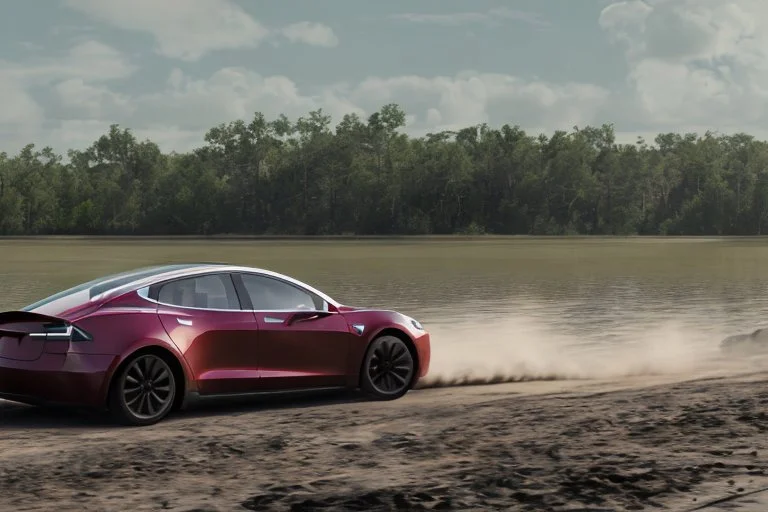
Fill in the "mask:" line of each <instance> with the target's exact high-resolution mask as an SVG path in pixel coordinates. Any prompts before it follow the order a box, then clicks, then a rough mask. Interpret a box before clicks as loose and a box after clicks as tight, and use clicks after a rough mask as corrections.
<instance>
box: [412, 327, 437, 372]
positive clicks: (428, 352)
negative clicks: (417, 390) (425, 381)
mask: <svg viewBox="0 0 768 512" xmlns="http://www.w3.org/2000/svg"><path fill="white" fill-rule="evenodd" d="M413 344H414V345H415V346H416V353H417V354H418V357H419V374H418V375H417V380H419V379H422V378H424V377H425V376H426V375H427V373H429V363H430V359H431V358H432V347H431V342H430V337H429V333H428V332H425V333H424V334H422V335H421V336H419V337H418V338H416V339H414V340H413ZM414 384H415V382H414Z"/></svg>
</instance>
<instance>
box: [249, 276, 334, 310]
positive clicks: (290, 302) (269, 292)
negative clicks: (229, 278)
mask: <svg viewBox="0 0 768 512" xmlns="http://www.w3.org/2000/svg"><path fill="white" fill-rule="evenodd" d="M241 277H242V278H243V285H244V286H245V289H246V291H247V292H248V296H249V297H250V298H251V303H252V304H253V309H254V310H256V311H275V310H298V309H310V310H322V309H323V307H324V302H325V301H323V299H321V298H320V297H317V296H315V294H313V293H310V292H308V291H305V290H302V289H301V288H299V287H297V286H293V285H292V284H290V283H285V282H283V281H280V280H278V279H273V278H271V277H265V276H257V275H254V274H241Z"/></svg>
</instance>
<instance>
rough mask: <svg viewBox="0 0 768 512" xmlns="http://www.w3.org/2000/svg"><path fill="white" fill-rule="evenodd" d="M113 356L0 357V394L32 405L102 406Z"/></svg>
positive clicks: (44, 355) (114, 361)
mask: <svg viewBox="0 0 768 512" xmlns="http://www.w3.org/2000/svg"><path fill="white" fill-rule="evenodd" d="M115 363H116V356H112V355H93V354H48V353H44V354H42V355H41V356H40V358H39V359H37V360H35V361H16V360H13V359H4V358H0V398H4V399H6V400H13V401H15V402H22V403H28V404H34V405H48V404H50V405H54V404H55V405H70V406H84V407H101V406H103V405H104V404H105V400H106V377H107V375H108V374H109V371H110V369H111V367H112V366H113V365H114V364H115Z"/></svg>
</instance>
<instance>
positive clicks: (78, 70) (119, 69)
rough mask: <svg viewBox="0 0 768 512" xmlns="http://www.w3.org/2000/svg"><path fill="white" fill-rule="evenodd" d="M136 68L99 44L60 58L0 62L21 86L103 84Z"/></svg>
mask: <svg viewBox="0 0 768 512" xmlns="http://www.w3.org/2000/svg"><path fill="white" fill-rule="evenodd" d="M136 69H137V68H136V66H134V65H133V64H131V63H130V62H129V61H128V59H127V58H126V57H125V56H124V55H123V54H122V53H121V52H119V51H117V50H115V49H114V48H112V47H111V46H108V45H105V44H103V43H100V42H98V41H93V40H91V41H85V42H82V43H79V44H77V45H75V46H73V47H72V48H71V49H70V50H69V51H68V52H67V53H66V54H65V55H64V56H63V57H46V58H38V59H30V60H27V61H25V62H24V64H20V63H14V62H4V61H0V70H2V72H3V73H5V74H7V75H8V76H11V77H14V78H15V79H17V80H19V81H21V82H24V83H30V82H31V83H36V82H37V83H43V84H46V83H48V82H49V81H50V80H52V79H62V78H78V79H81V80H92V81H99V82H100V81H105V80H116V79H120V78H126V77H128V76H130V75H131V74H133V73H134V72H135V71H136Z"/></svg>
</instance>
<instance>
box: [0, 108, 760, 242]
mask: <svg viewBox="0 0 768 512" xmlns="http://www.w3.org/2000/svg"><path fill="white" fill-rule="evenodd" d="M404 125H405V113H404V112H403V110H402V109H401V108H400V107H399V106H397V105H394V104H390V105H386V106H384V107H382V108H381V110H380V111H379V112H376V113H374V114H372V115H370V116H369V117H368V118H367V119H362V118H360V117H359V116H357V115H355V114H348V115H345V116H344V117H343V118H342V119H341V120H340V121H339V122H338V124H336V125H335V126H334V125H333V124H332V119H331V118H330V116H328V115H326V114H325V113H324V112H323V111H322V110H318V111H314V112H310V113H309V114H307V115H306V116H304V117H301V118H299V119H298V120H295V121H292V120H289V119H287V118H286V117H285V116H280V117H279V118H277V119H275V120H272V121H268V120H267V119H265V117H264V116H263V115H262V114H260V113H256V114H255V115H254V116H253V119H251V120H250V121H247V122H246V121H242V120H238V121H234V122H231V123H228V124H222V125H219V126H216V127H214V128H211V129H210V130H209V131H208V132H207V133H206V134H205V137H204V141H203V144H202V145H201V147H200V148H198V149H196V150H194V151H191V152H189V153H183V154H179V153H169V154H165V153H163V152H162V151H161V150H160V149H159V147H158V146H157V145H156V144H155V143H153V142H151V141H149V140H144V141H141V140H138V139H137V138H136V137H135V136H134V135H133V134H132V132H131V131H130V130H128V129H123V128H121V127H119V126H117V125H113V126H112V127H111V128H110V129H109V132H108V133H106V134H104V135H103V136H101V137H100V138H99V139H98V140H96V141H95V142H94V143H93V144H92V145H91V146H90V147H89V148H87V149H85V150H70V151H68V153H67V158H66V159H65V158H63V157H62V155H58V154H55V153H54V152H53V150H51V149H50V148H44V149H42V150H39V149H37V148H36V146H35V145H34V144H30V145H28V146H26V147H24V148H23V149H22V150H21V151H20V152H19V153H18V154H17V155H15V156H9V155H8V154H6V153H0V235H40V234H81V235H98V234H113V235H212V234H242V235H245V234H248V235H334V234H354V235H408V234H412V235H416V234H454V233H462V234H480V233H494V234H531V235H567V234H601V235H611V234H615V235H632V234H641V235H642V234H646V235H666V234H669V235H755V234H762V233H763V232H764V231H765V230H766V229H767V227H768V226H767V224H768V223H767V221H768V143H766V142H765V141H759V140H755V139H754V138H753V137H752V136H750V135H746V134H735V135H716V134H713V133H709V132H708V133H706V134H703V135H697V134H675V133H665V134H659V135H658V136H657V137H656V139H655V141H654V143H653V144H648V143H646V142H645V141H642V140H638V142H637V143H636V144H617V143H616V141H615V134H614V130H613V127H612V126H611V125H603V126H601V127H586V128H578V127H575V128H574V129H573V130H572V131H571V132H564V131H558V132H555V133H554V134H552V135H551V136H545V135H533V134H528V133H526V132H525V131H523V130H522V129H520V128H519V127H518V126H512V125H504V126H502V127H500V128H498V129H497V128H492V127H489V126H487V125H479V126H469V127H466V128H464V129H462V130H459V131H457V132H441V133H433V134H429V135H427V136H424V137H418V138H417V137H410V136H408V135H407V134H405V133H403V128H404Z"/></svg>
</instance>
